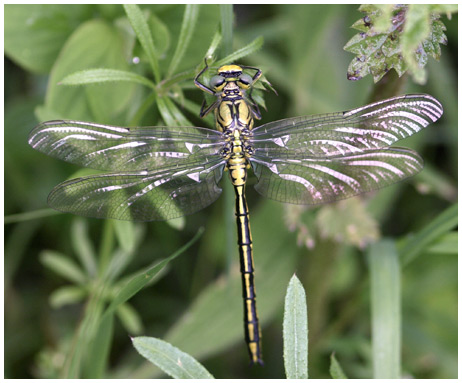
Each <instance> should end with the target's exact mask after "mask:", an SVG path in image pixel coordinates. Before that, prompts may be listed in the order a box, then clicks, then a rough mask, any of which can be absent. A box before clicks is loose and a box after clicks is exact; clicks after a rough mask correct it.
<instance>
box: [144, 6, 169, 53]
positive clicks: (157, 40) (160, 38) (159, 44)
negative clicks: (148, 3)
mask: <svg viewBox="0 0 462 383" xmlns="http://www.w3.org/2000/svg"><path fill="white" fill-rule="evenodd" d="M148 23H149V28H150V29H151V34H152V39H153V41H154V46H155V48H156V53H157V55H158V56H160V57H162V55H164V54H165V53H166V52H167V51H168V48H169V47H170V32H169V30H168V28H167V26H166V25H165V23H164V22H163V21H162V20H161V19H159V18H158V17H157V16H156V15H155V14H154V13H152V14H151V15H150V16H149V19H148Z"/></svg>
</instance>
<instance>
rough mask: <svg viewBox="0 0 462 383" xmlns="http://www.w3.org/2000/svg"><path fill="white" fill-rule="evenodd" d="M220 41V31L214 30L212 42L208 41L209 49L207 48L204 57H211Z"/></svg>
mask: <svg viewBox="0 0 462 383" xmlns="http://www.w3.org/2000/svg"><path fill="white" fill-rule="evenodd" d="M220 42H221V33H220V31H216V32H215V34H214V35H213V38H212V42H211V43H210V46H209V49H207V53H206V54H205V57H206V58H211V57H213V55H215V52H216V50H217V48H218V47H219V45H220Z"/></svg>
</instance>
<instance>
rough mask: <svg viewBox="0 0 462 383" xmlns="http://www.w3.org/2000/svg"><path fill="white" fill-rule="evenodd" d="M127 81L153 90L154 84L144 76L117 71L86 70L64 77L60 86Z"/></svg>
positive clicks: (102, 69)
mask: <svg viewBox="0 0 462 383" xmlns="http://www.w3.org/2000/svg"><path fill="white" fill-rule="evenodd" d="M117 81H127V82H134V83H136V84H141V85H144V86H147V87H149V88H151V89H155V87H156V86H155V84H154V83H153V82H152V81H151V80H149V79H147V78H146V77H144V76H140V75H139V74H136V73H132V72H127V71H124V70H118V69H104V68H97V69H88V70H82V71H79V72H75V73H72V74H70V75H69V76H66V77H64V78H63V79H62V80H61V81H60V82H59V84H60V85H87V84H100V83H103V82H117Z"/></svg>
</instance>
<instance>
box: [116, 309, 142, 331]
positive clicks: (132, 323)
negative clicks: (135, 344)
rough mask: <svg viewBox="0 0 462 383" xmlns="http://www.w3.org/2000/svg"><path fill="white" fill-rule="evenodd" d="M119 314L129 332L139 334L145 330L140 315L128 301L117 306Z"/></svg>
mask: <svg viewBox="0 0 462 383" xmlns="http://www.w3.org/2000/svg"><path fill="white" fill-rule="evenodd" d="M117 316H118V317H119V319H120V321H121V322H122V324H123V326H124V327H125V330H127V332H128V333H129V334H133V335H138V334H140V333H141V331H142V330H143V323H142V322H141V318H140V315H139V314H138V313H137V312H136V310H135V309H134V308H133V307H132V306H131V305H129V304H128V303H124V304H121V305H120V306H119V307H118V308H117Z"/></svg>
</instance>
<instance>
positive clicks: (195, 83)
mask: <svg viewBox="0 0 462 383" xmlns="http://www.w3.org/2000/svg"><path fill="white" fill-rule="evenodd" d="M204 61H205V68H204V69H202V70H201V71H200V72H199V73H198V75H197V76H196V77H195V78H194V85H196V86H197V87H198V88H199V89H200V90H202V91H203V92H207V93H209V94H211V95H212V96H216V95H217V94H216V93H215V92H214V91H213V90H212V89H210V88H209V87H208V86H206V85H204V84H202V83H201V82H200V81H199V77H200V76H202V74H203V73H204V72H205V71H206V70H207V69H208V68H209V66H208V64H207V59H204Z"/></svg>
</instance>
